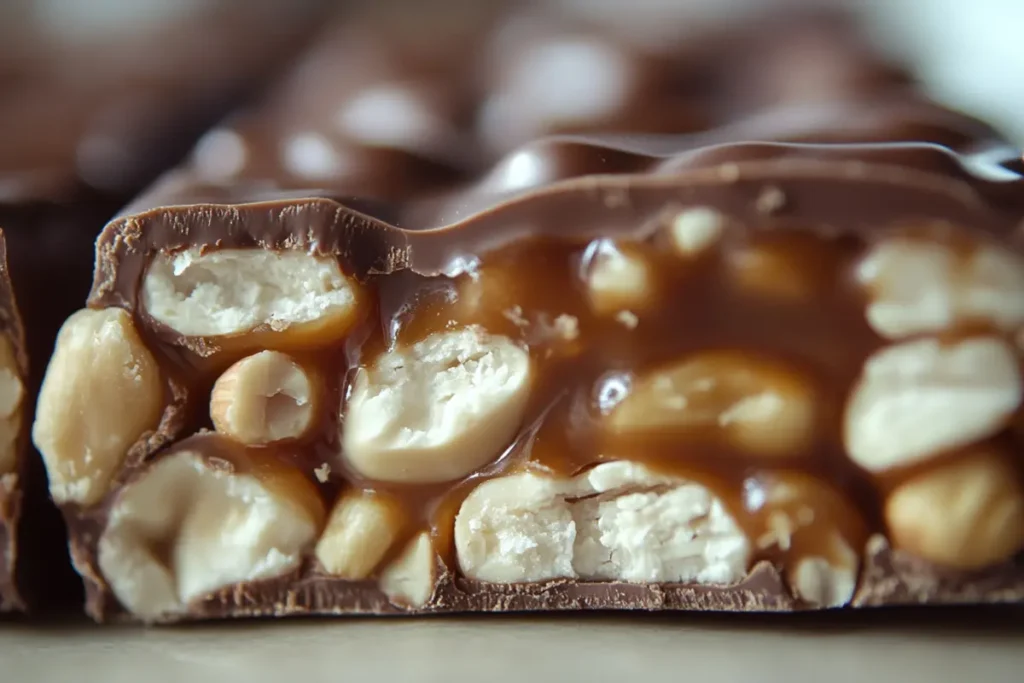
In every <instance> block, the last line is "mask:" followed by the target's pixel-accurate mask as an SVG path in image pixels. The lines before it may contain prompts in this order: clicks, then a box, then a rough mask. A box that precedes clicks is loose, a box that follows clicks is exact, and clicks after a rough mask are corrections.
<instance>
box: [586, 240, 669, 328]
mask: <svg viewBox="0 0 1024 683" xmlns="http://www.w3.org/2000/svg"><path fill="white" fill-rule="evenodd" d="M583 277H584V279H585V281H586V284H587V292H588V294H589V297H590V304H591V307H592V308H593V309H594V311H595V312H596V313H598V314H599V315H614V314H615V313H618V312H619V311H622V310H636V309H643V308H647V307H648V306H650V304H651V303H652V302H653V300H654V297H655V293H656V292H655V282H654V274H653V273H652V268H651V266H650V264H648V263H647V262H646V261H645V260H644V258H643V257H642V256H641V255H639V254H636V253H633V252H632V251H630V250H625V249H623V248H620V247H619V246H617V245H616V244H615V243H614V242H611V241H609V240H598V241H596V242H593V243H591V244H590V246H589V247H588V248H587V251H586V252H585V254H584V256H583Z"/></svg>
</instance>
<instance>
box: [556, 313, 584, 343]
mask: <svg viewBox="0 0 1024 683" xmlns="http://www.w3.org/2000/svg"><path fill="white" fill-rule="evenodd" d="M554 328H555V334H557V335H558V336H559V337H560V338H561V339H564V340H565V341H573V340H574V339H577V338H578V337H579V336H580V321H579V318H577V317H576V316H574V315H569V314H568V313H563V314H562V315H560V316H558V317H557V318H555V322H554Z"/></svg>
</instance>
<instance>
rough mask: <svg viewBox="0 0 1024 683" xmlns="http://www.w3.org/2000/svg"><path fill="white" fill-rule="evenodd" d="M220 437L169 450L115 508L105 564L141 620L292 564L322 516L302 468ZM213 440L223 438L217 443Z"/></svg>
mask: <svg viewBox="0 0 1024 683" xmlns="http://www.w3.org/2000/svg"><path fill="white" fill-rule="evenodd" d="M216 439H217V437H206V438H204V437H199V438H197V439H194V440H192V442H185V443H183V444H181V445H180V446H179V447H178V448H177V449H176V450H174V451H172V452H169V453H165V454H164V455H163V456H162V457H161V458H160V459H159V460H157V461H156V462H155V463H154V464H153V465H151V466H150V467H149V468H148V469H147V470H146V471H145V472H144V473H143V474H142V475H141V476H140V477H139V478H138V479H136V480H135V481H133V482H131V483H130V484H128V485H127V486H125V487H124V488H123V489H121V490H120V491H119V493H118V495H117V497H116V499H115V500H114V502H113V504H112V506H111V508H110V514H109V518H108V521H107V526H106V528H105V529H104V530H103V533H102V535H101V536H100V540H99V555H98V557H99V567H100V570H101V571H102V573H103V577H104V579H105V580H106V582H107V583H108V584H109V585H110V589H111V590H112V591H113V593H114V595H115V596H117V599H118V600H119V601H120V602H121V604H122V605H124V607H125V608H126V609H128V610H129V611H130V612H131V613H132V614H134V615H135V616H137V617H139V618H141V619H143V620H146V621H155V620H161V619H165V618H168V617H173V616H174V615H176V614H181V613H182V612H184V611H185V609H187V607H188V604H189V603H190V602H191V601H193V600H196V599H201V598H202V597H203V596H205V595H208V594H210V593H212V592H213V591H216V590H218V589H220V588H223V587H226V586H230V585H232V584H235V583H239V582H243V581H256V580H259V579H266V578H271V577H275V576H281V575H283V574H286V573H288V572H289V571H291V570H293V569H295V568H296V567H298V565H299V563H300V561H301V558H302V554H303V552H305V551H306V550H307V549H308V548H309V547H310V546H312V544H313V543H314V542H315V540H316V537H317V533H318V532H319V530H320V527H321V525H322V523H323V516H324V512H323V507H322V505H321V503H320V499H319V496H318V494H317V491H316V489H315V487H314V486H313V485H312V484H311V483H310V482H309V481H307V480H306V479H305V478H304V477H302V475H301V474H299V473H298V472H297V471H296V470H294V469H292V468H290V467H288V466H286V465H283V464H279V463H276V462H274V461H269V460H266V459H262V460H257V459H254V458H257V456H255V455H253V454H250V453H246V452H244V451H235V450H229V449H228V447H227V446H225V445H224V444H223V443H222V442H220V441H216ZM210 444H215V445H216V444H220V445H219V447H218V448H217V449H216V450H212V451H211V449H210ZM211 452H212V453H214V454H215V456H216V459H214V458H211V457H210V455H209V454H210V453H211Z"/></svg>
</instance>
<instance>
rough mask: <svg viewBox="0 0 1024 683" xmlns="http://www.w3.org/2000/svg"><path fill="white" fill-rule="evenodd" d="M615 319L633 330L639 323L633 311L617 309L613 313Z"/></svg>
mask: <svg viewBox="0 0 1024 683" xmlns="http://www.w3.org/2000/svg"><path fill="white" fill-rule="evenodd" d="M615 319H616V320H618V321H619V322H620V323H622V324H623V325H625V326H626V327H628V328H629V329H631V330H635V329H636V326H637V325H639V324H640V318H638V317H637V316H636V313H634V312H633V311H619V312H618V313H616V314H615Z"/></svg>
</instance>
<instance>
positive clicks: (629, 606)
mask: <svg viewBox="0 0 1024 683" xmlns="http://www.w3.org/2000/svg"><path fill="white" fill-rule="evenodd" d="M75 550H77V552H74V551H73V552H74V555H75V557H76V564H77V566H78V569H79V571H81V572H82V573H83V575H84V576H85V577H87V579H86V587H87V595H88V599H87V612H88V614H89V615H90V616H91V617H93V618H94V619H96V620H97V621H130V620H132V617H130V615H127V614H126V613H125V612H124V611H123V610H122V608H121V607H120V605H119V604H118V603H117V600H116V598H114V597H113V595H112V594H111V593H110V592H109V591H108V590H107V589H106V587H105V585H104V584H103V582H102V579H99V577H98V575H97V574H96V573H95V572H93V571H91V570H92V565H91V563H90V562H89V560H88V553H87V552H83V549H82V548H81V547H77V548H76V549H75ZM865 558H866V559H865V565H864V568H863V570H862V574H861V581H860V586H859V588H858V590H857V592H856V594H855V595H854V598H853V600H852V602H851V603H850V606H849V607H847V608H844V609H850V608H867V607H883V606H886V607H895V606H910V605H967V604H970V605H981V604H996V603H998V604H1008V603H1021V602H1024V561H1022V560H1024V558H1018V560H1017V561H1014V562H1012V563H1006V564H1003V565H1001V566H998V567H994V568H991V569H988V570H985V571H982V572H974V573H963V572H953V573H951V572H948V571H943V570H939V569H937V568H936V567H934V566H932V565H929V564H928V563H926V562H922V561H921V560H919V559H917V558H914V557H911V556H909V555H907V554H905V553H901V552H898V551H893V550H891V549H890V548H889V546H888V544H887V543H886V541H885V539H884V538H883V537H881V536H875V537H873V538H871V539H870V540H869V541H868V547H867V549H866V554H865ZM437 574H438V578H437V581H436V584H435V588H434V591H433V595H432V596H431V598H430V600H429V601H428V602H427V604H426V605H424V606H423V607H421V608H411V607H405V606H402V605H398V604H395V603H394V602H393V601H392V600H391V599H389V597H388V596H387V595H385V593H384V592H382V591H381V590H380V589H379V588H378V586H377V583H376V582H375V581H342V580H338V579H333V578H329V577H324V576H307V577H301V578H296V577H294V576H291V577H281V578H279V579H274V580H269V581H261V582H254V583H241V584H237V585H235V586H232V587H229V588H225V589H223V590H220V591H217V592H215V593H213V594H211V595H210V596H209V597H207V598H206V599H205V600H202V601H199V602H196V603H194V604H193V605H191V607H190V609H189V612H188V613H187V614H186V615H182V616H176V617H174V619H173V620H174V621H193V620H210V619H225V618H252V617H289V616H329V615H335V616H341V615H358V614H363V615H389V614H455V613H475V612H506V613H508V612H556V611H558V612H564V611H592V610H642V611H679V612H797V611H807V610H813V609H817V608H814V607H811V606H809V605H807V604H806V603H803V602H802V601H800V600H799V599H798V598H796V597H794V596H793V594H792V592H791V591H790V590H789V588H788V587H787V586H786V583H785V581H783V579H782V577H781V576H780V575H779V573H778V571H777V570H776V569H775V567H774V566H772V565H771V564H769V563H767V562H761V563H759V564H758V565H757V566H755V567H754V568H753V569H752V570H751V572H750V574H749V575H748V576H747V578H746V579H745V580H744V581H742V582H741V583H739V584H736V585H732V586H706V585H693V584H652V585H643V584H633V583H621V582H594V581H575V580H568V579H560V580H555V581H545V582H539V583H524V584H496V583H483V582H479V581H472V580H467V579H465V578H462V577H460V576H458V575H455V574H453V573H452V572H450V571H449V570H448V569H447V568H446V567H444V565H443V563H441V562H440V561H439V560H438V562H437Z"/></svg>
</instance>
